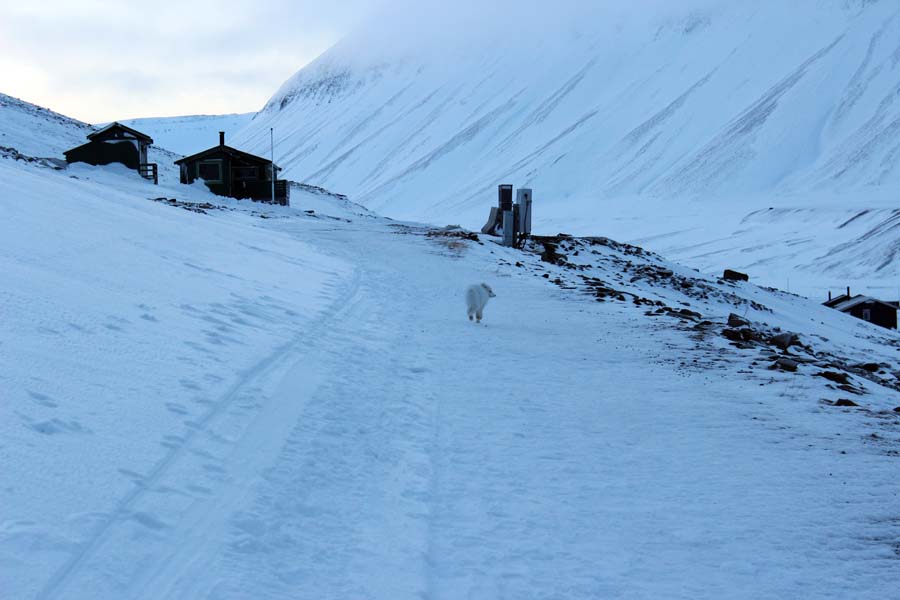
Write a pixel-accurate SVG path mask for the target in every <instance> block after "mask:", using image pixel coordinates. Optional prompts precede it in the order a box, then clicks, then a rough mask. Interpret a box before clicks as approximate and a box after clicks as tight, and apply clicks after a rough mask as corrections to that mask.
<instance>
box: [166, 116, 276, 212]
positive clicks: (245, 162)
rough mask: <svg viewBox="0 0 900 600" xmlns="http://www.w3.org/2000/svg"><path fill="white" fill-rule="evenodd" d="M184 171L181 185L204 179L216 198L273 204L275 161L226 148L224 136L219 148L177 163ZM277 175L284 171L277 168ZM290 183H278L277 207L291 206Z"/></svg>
mask: <svg viewBox="0 0 900 600" xmlns="http://www.w3.org/2000/svg"><path fill="white" fill-rule="evenodd" d="M175 164H176V165H178V166H179V167H180V168H181V183H184V184H191V183H194V181H196V180H197V179H202V180H203V182H204V183H205V184H206V187H208V188H209V189H210V191H212V192H213V193H214V194H218V195H219V196H228V197H229V198H237V199H238V200H243V199H248V198H249V199H251V200H258V201H262V202H266V201H269V202H271V201H272V167H273V165H272V161H270V160H268V159H265V158H262V157H261V156H254V155H253V154H249V153H247V152H244V151H242V150H237V149H236V148H232V147H231V146H226V145H225V132H224V131H220V132H219V145H218V146H214V147H212V148H210V149H208V150H204V151H203V152H198V153H197V154H194V155H192V156H186V157H184V158H182V159H181V160H176V161H175ZM274 170H275V173H277V172H278V171H280V170H281V169H280V168H279V167H278V165H274ZM289 195H290V194H289V186H288V182H287V181H285V180H283V179H277V175H276V180H275V203H276V204H281V205H284V206H287V204H288V203H289V200H290V199H289Z"/></svg>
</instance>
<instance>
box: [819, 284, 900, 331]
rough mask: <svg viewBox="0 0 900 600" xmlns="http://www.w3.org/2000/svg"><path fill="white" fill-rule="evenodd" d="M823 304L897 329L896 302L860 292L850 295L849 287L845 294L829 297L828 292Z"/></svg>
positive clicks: (882, 325) (858, 317)
mask: <svg viewBox="0 0 900 600" xmlns="http://www.w3.org/2000/svg"><path fill="white" fill-rule="evenodd" d="M824 304H825V306H827V307H829V308H833V309H835V310H839V311H841V312H842V313H846V314H848V315H851V316H854V317H856V318H857V319H862V320H863V321H868V322H870V323H872V324H874V325H880V326H881V327H885V328H887V329H897V308H898V304H897V303H896V302H885V301H883V300H878V299H877V298H872V297H870V296H864V295H862V294H857V295H855V296H851V295H850V288H847V293H846V294H842V295H840V296H836V297H834V298H832V297H831V293H830V292H829V294H828V300H827V301H826V302H824Z"/></svg>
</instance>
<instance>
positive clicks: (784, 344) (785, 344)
mask: <svg viewBox="0 0 900 600" xmlns="http://www.w3.org/2000/svg"><path fill="white" fill-rule="evenodd" d="M771 341H772V344H773V345H774V346H777V347H779V348H781V349H782V350H787V349H788V348H790V347H791V346H793V345H794V344H796V343H797V342H799V341H800V340H799V337H798V336H797V334H796V333H779V334H778V335H776V336H772V340H771Z"/></svg>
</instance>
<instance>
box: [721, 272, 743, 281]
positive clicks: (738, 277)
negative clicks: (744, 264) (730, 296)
mask: <svg viewBox="0 0 900 600" xmlns="http://www.w3.org/2000/svg"><path fill="white" fill-rule="evenodd" d="M722 279H724V280H725V281H750V276H749V275H747V274H746V273H740V272H738V271H732V270H731V269H725V274H724V275H722Z"/></svg>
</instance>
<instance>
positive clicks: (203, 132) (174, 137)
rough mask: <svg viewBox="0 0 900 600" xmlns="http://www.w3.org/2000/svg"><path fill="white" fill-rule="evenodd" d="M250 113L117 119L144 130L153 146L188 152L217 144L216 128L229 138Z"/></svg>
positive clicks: (191, 152)
mask: <svg viewBox="0 0 900 600" xmlns="http://www.w3.org/2000/svg"><path fill="white" fill-rule="evenodd" d="M254 114H256V113H242V114H231V115H191V116H183V117H147V118H142V119H129V120H126V121H121V123H122V124H123V125H128V126H129V127H134V128H135V129H137V130H138V131H142V132H144V133H146V134H147V135H149V136H150V137H152V138H153V141H154V143H155V144H156V145H157V146H161V147H162V148H165V149H166V150H171V151H172V152H177V153H178V154H180V155H182V156H188V155H190V154H195V153H197V152H200V151H202V150H206V149H207V148H210V147H212V146H215V145H216V144H218V143H219V132H220V131H224V132H225V133H226V136H227V137H228V139H229V140H230V139H231V134H232V133H235V132H237V131H238V130H240V129H242V128H244V127H246V126H247V124H248V123H250V120H251V119H252V118H253V115H254Z"/></svg>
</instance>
